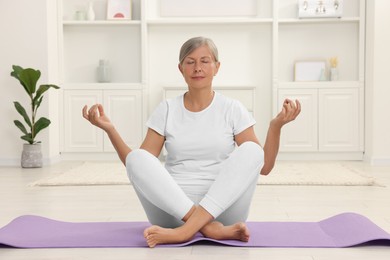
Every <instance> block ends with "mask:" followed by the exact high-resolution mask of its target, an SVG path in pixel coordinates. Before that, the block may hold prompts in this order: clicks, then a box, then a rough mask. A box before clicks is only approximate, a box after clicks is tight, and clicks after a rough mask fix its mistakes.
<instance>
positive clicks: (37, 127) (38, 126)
mask: <svg viewBox="0 0 390 260" xmlns="http://www.w3.org/2000/svg"><path fill="white" fill-rule="evenodd" d="M50 123H51V122H50V120H49V119H47V118H46V117H41V118H39V119H38V121H37V122H35V124H34V137H35V136H37V134H38V133H39V132H40V131H41V130H42V129H45V128H46V127H48V126H49V125H50Z"/></svg>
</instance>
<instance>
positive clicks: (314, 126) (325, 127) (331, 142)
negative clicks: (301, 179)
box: [278, 88, 362, 152]
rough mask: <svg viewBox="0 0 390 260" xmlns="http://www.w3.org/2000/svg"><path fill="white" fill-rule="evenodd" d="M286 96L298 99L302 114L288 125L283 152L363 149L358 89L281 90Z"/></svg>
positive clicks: (283, 137) (281, 146)
mask: <svg viewBox="0 0 390 260" xmlns="http://www.w3.org/2000/svg"><path fill="white" fill-rule="evenodd" d="M278 97H279V99H278V106H279V107H281V106H282V104H283V101H284V99H286V98H289V99H292V100H295V99H298V100H300V102H301V104H302V112H301V115H300V116H299V117H298V118H297V119H296V121H294V123H293V124H288V125H286V126H285V127H284V129H283V133H282V137H281V145H280V151H282V152H356V151H360V149H361V141H360V140H361V138H360V137H361V135H362V129H361V124H360V123H361V121H360V120H361V118H362V115H361V112H360V111H361V109H360V108H359V89H358V88H345V89H342V88H337V89H279V90H278Z"/></svg>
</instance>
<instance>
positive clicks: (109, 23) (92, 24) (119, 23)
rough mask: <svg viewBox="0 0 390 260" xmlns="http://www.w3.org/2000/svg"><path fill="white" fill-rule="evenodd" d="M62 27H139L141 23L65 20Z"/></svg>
mask: <svg viewBox="0 0 390 260" xmlns="http://www.w3.org/2000/svg"><path fill="white" fill-rule="evenodd" d="M62 24H63V25H91V26H94V25H140V24H141V21H136V20H127V21H110V20H96V21H77V20H67V21H63V22H62Z"/></svg>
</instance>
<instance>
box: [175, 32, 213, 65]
mask: <svg viewBox="0 0 390 260" xmlns="http://www.w3.org/2000/svg"><path fill="white" fill-rule="evenodd" d="M203 45H205V46H207V47H208V48H209V49H210V51H211V54H212V55H213V57H214V60H215V61H216V62H218V61H219V60H218V49H217V46H215V44H214V42H213V40H211V39H209V38H206V37H194V38H191V39H189V40H187V41H186V42H185V43H184V44H183V45H182V46H181V49H180V55H179V62H180V64H182V63H183V61H184V59H185V58H186V57H187V56H188V55H189V54H190V53H191V52H193V51H194V50H195V49H197V48H199V47H200V46H203Z"/></svg>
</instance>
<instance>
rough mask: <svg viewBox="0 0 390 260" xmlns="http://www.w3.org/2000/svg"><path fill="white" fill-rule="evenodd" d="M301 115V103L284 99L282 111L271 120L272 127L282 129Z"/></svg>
mask: <svg viewBox="0 0 390 260" xmlns="http://www.w3.org/2000/svg"><path fill="white" fill-rule="evenodd" d="M299 113H301V103H300V102H299V101H298V100H295V102H294V101H292V100H290V99H286V100H284V102H283V108H282V111H280V112H279V114H278V115H277V116H276V117H275V118H274V119H273V120H272V123H274V125H276V126H278V127H280V128H282V126H284V125H285V124H287V123H289V122H291V121H293V120H295V118H297V116H298V115H299Z"/></svg>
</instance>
